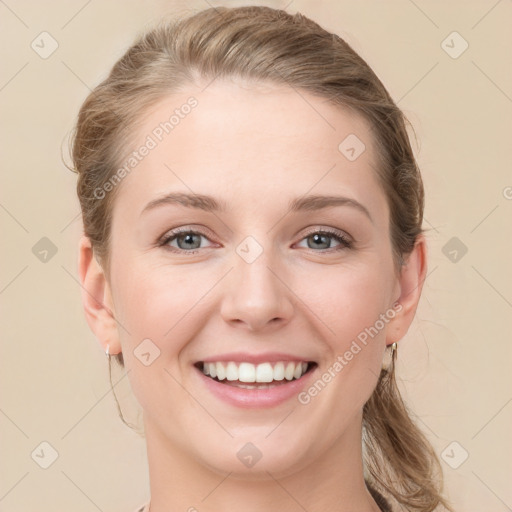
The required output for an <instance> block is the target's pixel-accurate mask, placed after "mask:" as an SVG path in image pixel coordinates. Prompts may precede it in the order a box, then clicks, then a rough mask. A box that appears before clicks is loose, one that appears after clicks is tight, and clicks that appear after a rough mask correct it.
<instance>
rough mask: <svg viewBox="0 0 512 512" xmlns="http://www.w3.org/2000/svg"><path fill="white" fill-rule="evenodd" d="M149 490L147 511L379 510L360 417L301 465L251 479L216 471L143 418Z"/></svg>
mask: <svg viewBox="0 0 512 512" xmlns="http://www.w3.org/2000/svg"><path fill="white" fill-rule="evenodd" d="M144 424H145V432H146V444H147V451H148V464H149V479H150V491H151V506H150V512H173V511H187V512H219V511H228V510H236V509H240V508H243V509H244V510H245V511H246V512H267V511H268V510H280V511H281V512H303V511H304V510H307V511H308V512H320V511H321V512H349V511H350V512H353V511H354V510H357V511H359V512H379V510H380V509H379V507H378V506H377V504H376V503H375V501H374V500H373V498H372V496H371V494H370V493H369V491H368V489H367V488H366V485H365V482H364V477H363V464H362V453H361V418H359V421H358V422H355V423H354V425H351V427H350V428H348V429H347V431H345V432H344V433H343V435H342V436H340V437H339V438H338V439H337V441H336V443H335V444H334V445H333V446H332V447H331V448H330V449H329V450H327V451H326V452H325V453H323V454H320V455H319V456H318V457H317V458H316V459H313V460H312V462H310V463H309V464H307V465H305V466H303V467H302V469H300V470H297V471H295V472H292V473H291V474H288V475H287V476H277V475H275V474H272V473H271V472H269V471H265V470H264V469H261V470H260V471H259V472H258V473H257V474H256V473H253V475H252V476H253V478H252V479H248V478H247V477H246V476H243V475H237V473H236V472H235V471H232V472H225V473H220V472H216V471H215V470H214V469H212V468H209V467H207V466H206V465H205V464H202V463H200V461H198V460H197V457H193V456H192V455H191V454H190V453H186V452H185V451H184V450H183V449H182V448H181V447H180V446H177V445H176V444H173V443H172V440H170V439H168V438H167V437H165V435H164V434H163V432H162V431H161V430H159V429H158V427H157V426H156V425H155V424H154V423H152V422H151V421H150V420H148V419H147V418H146V417H145V421H144Z"/></svg>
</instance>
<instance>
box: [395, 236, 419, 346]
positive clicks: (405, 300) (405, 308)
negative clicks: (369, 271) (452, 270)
mask: <svg viewBox="0 0 512 512" xmlns="http://www.w3.org/2000/svg"><path fill="white" fill-rule="evenodd" d="M426 275H427V243H426V239H425V237H424V236H423V235H418V237H417V239H416V243H415V245H414V248H413V250H412V251H411V253H410V254H408V255H407V257H406V258H405V262H404V264H403V265H402V268H401V269H400V276H399V289H400V296H399V297H398V299H397V302H398V303H399V304H400V310H399V311H398V312H397V314H396V316H395V318H393V320H392V321H391V322H390V325H389V326H388V331H387V337H386V344H387V345H391V344H392V343H393V342H397V341H399V340H400V339H402V338H403V337H404V336H405V334H406V333H407V331H408V330H409V327H410V325H411V323H412V321H413V319H414V315H415V313H416V309H417V307H418V303H419V301H420V297H421V291H422V289H423V283H424V281H425V277H426ZM395 309H397V308H395Z"/></svg>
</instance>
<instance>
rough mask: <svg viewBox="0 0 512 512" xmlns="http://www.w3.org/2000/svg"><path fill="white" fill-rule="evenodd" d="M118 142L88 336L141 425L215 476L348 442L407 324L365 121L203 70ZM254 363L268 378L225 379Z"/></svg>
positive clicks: (299, 458) (310, 456)
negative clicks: (105, 350) (122, 152)
mask: <svg viewBox="0 0 512 512" xmlns="http://www.w3.org/2000/svg"><path fill="white" fill-rule="evenodd" d="M190 97H193V98H194V100H189V98H190ZM187 100H188V103H187ZM185 105H188V107H186V106H185ZM172 115H174V118H172V119H171V120H170V118H171V116H172ZM165 123H167V124H165ZM363 145H364V146H363ZM142 146H145V147H146V148H148V149H147V150H144V149H142V150H141V149H140V148H141V147H142ZM130 151H136V152H137V154H135V155H132V157H133V158H135V159H136V160H132V161H131V164H130V163H128V166H127V167H126V169H129V171H128V172H126V176H124V177H123V175H124V173H120V177H121V178H122V180H121V182H120V183H118V184H115V185H113V188H115V187H119V190H117V192H118V195H117V197H116V199H115V203H114V208H113V213H112V215H113V218H112V228H111V229H112V239H111V276H110V282H108V283H106V289H105V304H106V305H107V306H108V307H109V309H110V311H111V312H112V314H113V316H114V317H115V320H116V322H111V324H110V325H111V327H112V326H114V327H115V328H112V329H111V331H109V334H108V336H107V335H105V336H103V334H101V336H103V337H104V338H105V339H103V340H102V341H104V342H105V343H106V342H107V341H108V342H109V343H110V353H116V352H119V351H122V352H123V355H124V361H125V366H126V369H127V370H128V371H129V379H130V382H131V386H132V388H133V392H134V394H135V396H136V398H137V399H138V401H139V402H140V404H141V406H142V407H143V409H144V421H145V427H146V433H147V435H148V436H149V435H152V436H153V437H154V438H158V440H159V442H160V443H162V444H165V445H166V446H170V447H172V448H173V449H175V450H177V451H180V453H185V454H187V455H189V456H191V457H193V459H194V460H195V461H197V462H199V463H200V464H202V465H205V466H207V467H209V468H211V469H213V470H215V471H219V472H221V473H223V474H225V473H226V472H228V471H230V472H233V473H241V474H244V475H248V474H249V473H251V474H257V471H258V470H260V471H262V472H263V473H262V474H265V471H270V472H271V473H273V474H274V475H285V474H291V473H292V472H294V471H297V470H299V469H301V468H304V467H306V466H307V465H308V464H311V463H313V462H314V460H315V459H316V458H317V457H319V456H320V455H321V454H324V455H325V454H326V453H336V450H337V449H338V448H341V446H342V445H345V449H346V447H347V446H350V442H352V443H353V441H354V439H356V437H354V436H357V435H360V429H361V424H360V420H361V414H362V407H363V405H364V403H365V402H366V401H367V399H368V398H369V397H370V395H371V393H372V391H373V389H374V387H375V385H376V383H377V379H378V375H379V372H380V368H381V364H382V359H383V353H384V350H385V345H386V343H388V344H389V343H391V342H392V341H394V339H397V337H396V335H398V333H401V334H402V335H403V333H404V332H405V331H406V330H407V327H408V322H409V321H410V319H409V317H407V318H406V317H405V315H404V314H403V311H402V312H400V311H399V310H400V307H401V306H397V305H396V301H397V300H398V299H399V298H400V295H401V291H402V292H403V290H402V289H401V282H400V279H399V277H397V275H396V274H395V272H394V266H393V260H392V248H391V243H390V235H389V233H390V231H389V209H388V205H387V201H386V197H385V194H384V192H383V189H382V188H381V185H380V184H379V182H378V180H377V176H376V171H375V168H376V166H377V155H376V152H375V149H374V144H373V140H372V136H371V134H370V130H369V127H368V125H367V123H366V122H365V121H364V120H363V119H362V118H361V117H359V116H357V115H355V114H351V113H349V112H348V111H345V110H342V109H340V108H336V107H334V106H332V105H330V104H328V103H327V102H326V101H325V100H323V99H319V98H317V97H314V96H312V95H310V94H308V93H306V92H304V91H300V93H299V91H296V90H294V89H292V88H287V87H279V88H278V87H276V86H270V85H268V86H263V85H262V84H258V85H257V86H255V85H251V84H248V83H245V84H243V85H239V84H236V83H234V82H230V81H222V82H221V81H216V82H214V83H212V84H210V85H209V86H207V87H206V88H204V90H201V89H196V88H194V87H192V86H191V87H190V88H188V89H187V91H186V93H183V94H181V93H180V94H174V95H172V96H170V97H169V98H167V99H165V101H161V102H160V103H159V104H158V105H157V106H156V107H154V108H153V109H152V110H151V112H150V113H148V115H147V116H146V117H145V118H144V120H143V122H142V123H141V124H140V125H139V126H138V127H137V142H136V143H135V145H134V146H133V147H130ZM128 158H129V155H128V157H127V159H126V161H127V162H128ZM135 161H136V163H135ZM124 163H125V162H123V164H124ZM107 193H109V192H107ZM99 195H100V194H99ZM185 196H186V197H185ZM313 196H314V197H315V198H316V199H315V198H313ZM173 197H174V199H173ZM326 197H329V198H331V199H329V200H327V199H324V198H326ZM98 200H101V199H98ZM176 230H179V231H180V233H176ZM322 232H324V233H322ZM325 232H327V233H325ZM98 275H99V274H98ZM110 318H111V317H110ZM102 322H103V328H100V327H98V325H96V328H95V332H96V333H97V334H98V333H99V332H100V333H105V332H107V330H108V328H107V327H105V325H106V324H108V320H105V319H103V320H102ZM405 324H407V325H405ZM102 329H103V330H102ZM205 361H207V362H211V363H215V362H219V363H224V364H222V365H220V367H219V365H216V364H215V365H213V364H212V365H208V368H209V367H210V366H214V367H215V370H212V371H213V373H214V374H216V373H217V372H218V373H220V376H222V373H223V371H225V372H227V375H228V378H227V379H224V380H223V381H218V380H213V379H212V377H211V376H206V375H205V374H204V372H203V371H202V369H201V368H202V366H203V365H202V363H203V362H205ZM229 361H233V362H234V363H235V364H230V365H228V364H227V363H228V362H229ZM280 362H282V363H284V364H283V365H281V364H279V363H280ZM301 362H304V363H308V368H309V371H307V372H306V373H305V374H304V375H303V376H301V377H300V378H299V379H294V380H288V379H287V377H288V378H290V377H291V372H292V369H293V372H300V370H301V368H300V367H301V366H302V365H301V364H300V363H301ZM296 363H299V369H298V370H297V366H296ZM336 363H337V364H336ZM290 364H291V366H290ZM219 368H220V369H219ZM283 370H284V373H285V376H284V378H283ZM237 371H238V372H239V373H237ZM287 372H289V373H287ZM255 375H256V376H257V377H258V380H259V381H263V382H266V381H268V380H269V379H272V380H273V382H272V383H271V384H272V387H269V388H267V389H247V388H241V387H238V385H237V384H239V381H238V380H234V381H231V380H228V379H230V378H233V379H239V378H240V379H242V380H244V381H245V383H244V384H242V385H244V386H249V387H252V386H255V385H256V384H257V383H256V384H255V383H254V382H253V383H252V384H251V383H250V381H251V380H253V378H255ZM286 375H287V376H286ZM297 375H299V373H296V374H295V376H297ZM329 377H330V378H329ZM217 379H218V377H217ZM278 379H279V380H278ZM247 381H249V382H247ZM315 383H316V386H315ZM234 384H235V385H234ZM259 385H260V386H262V385H267V386H268V385H269V384H268V382H267V384H264V383H262V382H260V384H259ZM150 433H151V434H150ZM248 443H250V444H248ZM260 457H261V458H260ZM253 465H254V469H253V467H252V466H253Z"/></svg>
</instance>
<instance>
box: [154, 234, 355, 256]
mask: <svg viewBox="0 0 512 512" xmlns="http://www.w3.org/2000/svg"><path fill="white" fill-rule="evenodd" d="M184 233H186V234H192V235H201V236H204V237H205V238H208V235H207V234H206V233H203V232H202V231H194V230H192V229H187V228H181V229H180V228H179V229H175V230H174V231H172V232H170V233H167V234H166V235H164V236H163V237H162V238H161V239H160V241H159V242H158V246H159V247H166V248H168V249H169V250H170V251H171V252H174V253H179V252H184V253H186V254H196V253H197V252H199V251H200V250H201V249H193V250H191V251H186V250H185V249H177V248H175V247H171V246H169V245H168V244H169V243H170V242H172V241H173V240H175V239H176V238H177V237H178V236H179V235H180V234H184ZM317 234H318V235H328V236H330V237H332V238H334V239H335V240H336V241H337V242H339V243H340V245H339V246H338V247H334V248H329V249H321V250H319V251H316V250H314V249H310V248H308V249H309V250H310V251H313V252H320V253H322V252H331V251H332V252H337V251H341V250H344V249H351V248H352V241H351V240H350V239H349V238H348V237H347V236H345V235H344V234H343V233H341V232H340V231H337V230H333V229H328V228H327V229H321V230H316V231H310V232H309V233H306V235H304V237H303V238H301V240H300V241H302V240H304V239H306V238H308V237H310V236H312V235H317Z"/></svg>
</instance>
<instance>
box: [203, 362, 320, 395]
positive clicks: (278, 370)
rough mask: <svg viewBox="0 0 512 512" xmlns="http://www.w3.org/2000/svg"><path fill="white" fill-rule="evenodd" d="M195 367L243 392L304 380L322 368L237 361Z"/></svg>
mask: <svg viewBox="0 0 512 512" xmlns="http://www.w3.org/2000/svg"><path fill="white" fill-rule="evenodd" d="M194 366H195V367H196V368H197V369H198V370H199V371H200V372H202V374H203V375H204V376H205V377H207V378H209V379H211V380H213V381H216V382H218V383H220V384H224V385H226V386H232V387H236V388H241V389H249V390H250V389H255V390H256V389H270V388H274V387H278V386H286V385H287V384H289V383H291V382H293V381H297V380H299V379H301V378H303V377H304V376H305V375H306V374H309V373H311V372H312V371H313V370H314V369H315V368H316V367H317V366H318V365H317V363H316V362H314V361H272V362H270V361H268V362H261V363H259V364H253V363H250V362H244V361H242V362H235V361H208V362H205V361H198V362H197V363H195V364H194Z"/></svg>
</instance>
